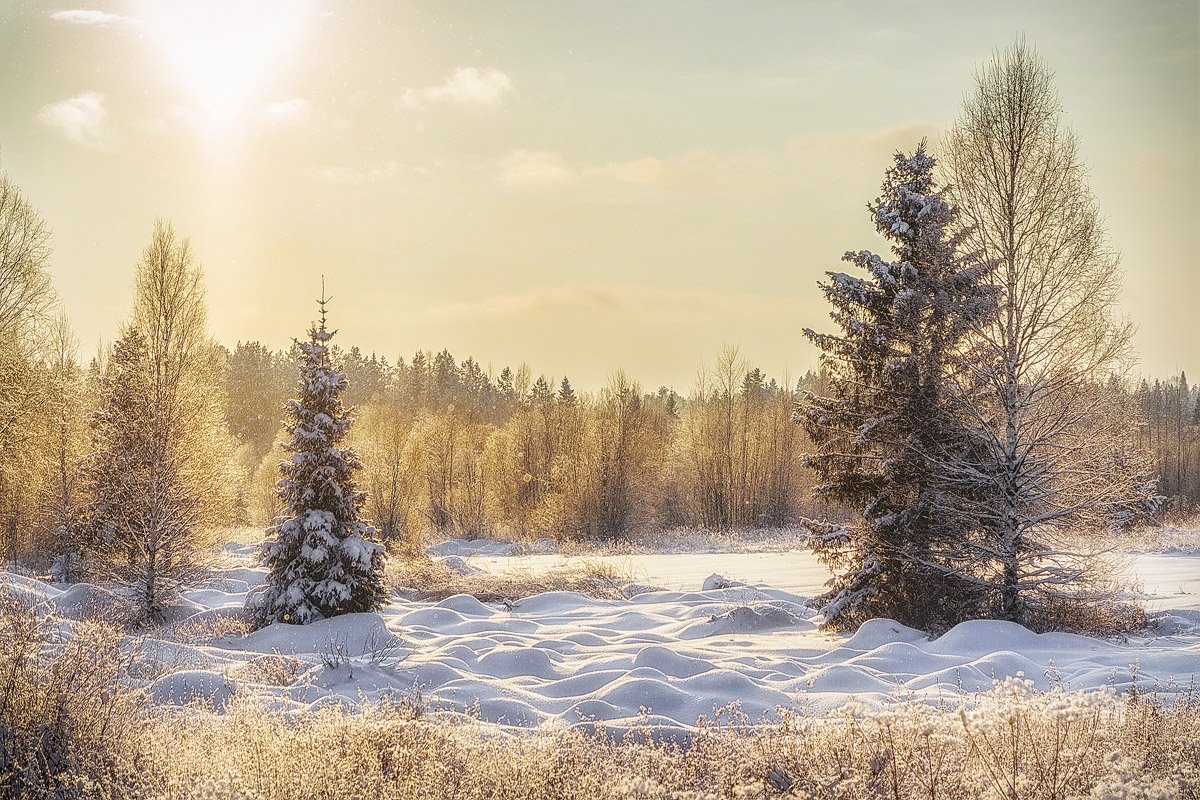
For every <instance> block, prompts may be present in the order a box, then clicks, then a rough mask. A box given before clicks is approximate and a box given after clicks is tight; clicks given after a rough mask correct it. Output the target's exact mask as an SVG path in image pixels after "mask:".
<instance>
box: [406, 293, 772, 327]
mask: <svg viewBox="0 0 1200 800" xmlns="http://www.w3.org/2000/svg"><path fill="white" fill-rule="evenodd" d="M794 304H795V298H788V297H767V296H764V295H758V294H751V293H734V292H709V291H698V290H687V289H665V288H659V287H653V286H639V285H608V286H543V287H533V288H530V289H526V290H523V291H519V292H508V293H504V294H497V295H492V296H489V297H483V298H480V299H477V300H473V301H467V302H452V303H445V304H442V305H437V306H431V307H430V308H428V309H426V310H425V312H424V313H425V314H426V316H427V317H428V318H429V319H431V320H459V319H477V318H479V317H481V316H483V317H490V318H495V319H526V320H527V319H529V318H530V317H531V316H545V315H548V314H554V313H571V314H578V313H586V312H594V313H598V314H612V313H617V312H624V313H628V314H634V315H644V314H650V315H653V314H661V313H664V311H663V310H664V309H670V310H671V313H686V314H701V315H722V318H729V317H730V316H754V315H761V314H763V313H764V312H766V313H776V312H778V313H786V311H787V310H788V309H791V308H792V307H793V306H794Z"/></svg>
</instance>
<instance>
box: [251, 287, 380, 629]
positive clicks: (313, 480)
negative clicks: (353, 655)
mask: <svg viewBox="0 0 1200 800" xmlns="http://www.w3.org/2000/svg"><path fill="white" fill-rule="evenodd" d="M326 302H327V298H325V297H324V296H323V295H322V298H321V300H320V301H319V304H320V313H321V321H320V323H319V324H318V325H314V326H313V327H312V328H310V329H309V332H308V336H309V339H308V341H307V342H301V343H299V346H300V351H301V354H302V358H301V364H300V386H299V397H298V398H296V399H294V400H290V401H289V402H288V423H287V431H288V434H289V435H290V436H291V441H290V443H289V444H288V446H287V450H288V452H290V453H291V454H292V457H291V458H290V459H289V460H287V461H284V462H283V463H281V464H280V466H279V469H280V473H281V474H282V478H281V479H280V481H279V484H278V491H279V496H280V499H281V500H282V501H283V503H284V509H285V510H284V513H283V515H282V516H280V517H279V518H278V519H276V520H275V524H274V525H273V526H272V527H271V528H270V530H269V531H268V534H269V536H270V537H271V538H270V541H269V542H268V544H267V546H266V548H265V561H266V565H267V569H268V573H267V586H266V590H265V591H264V592H263V593H262V594H261V595H257V596H255V597H253V598H251V601H250V606H251V610H252V611H254V612H255V613H256V615H257V616H258V618H259V620H260V621H262V622H264V623H272V622H288V623H294V624H301V625H303V624H307V623H309V622H313V621H314V620H318V619H324V618H327V617H332V616H336V615H338V614H346V613H353V612H360V611H370V610H373V609H376V608H379V607H380V605H381V604H382V603H383V600H384V597H385V595H386V590H385V589H384V585H383V559H384V553H383V547H382V546H381V545H379V544H377V543H376V542H374V541H373V537H374V535H375V529H374V528H372V527H371V526H370V525H368V524H367V523H366V522H364V521H363V520H361V519H360V518H359V512H360V511H361V509H362V505H363V502H364V500H365V499H366V497H365V494H364V493H363V492H360V491H358V490H357V489H356V488H355V480H354V476H355V473H356V472H358V470H360V469H362V463H361V462H360V461H359V460H358V457H357V456H356V455H355V454H354V451H353V450H352V449H351V448H342V447H339V446H338V445H339V443H341V442H342V440H343V439H344V438H345V437H346V433H347V432H348V431H349V429H350V426H351V425H352V424H353V419H352V418H351V417H350V415H349V413H348V411H347V409H346V408H344V407H343V405H342V399H341V398H342V394H343V393H344V392H345V391H346V386H347V381H346V376H345V375H344V374H343V373H342V372H341V371H340V370H339V369H338V368H337V367H335V366H334V364H333V363H332V360H331V358H330V345H329V340H330V339H332V338H333V336H334V334H335V333H336V331H330V330H327V329H326V328H325V315H326V310H325V304H326Z"/></svg>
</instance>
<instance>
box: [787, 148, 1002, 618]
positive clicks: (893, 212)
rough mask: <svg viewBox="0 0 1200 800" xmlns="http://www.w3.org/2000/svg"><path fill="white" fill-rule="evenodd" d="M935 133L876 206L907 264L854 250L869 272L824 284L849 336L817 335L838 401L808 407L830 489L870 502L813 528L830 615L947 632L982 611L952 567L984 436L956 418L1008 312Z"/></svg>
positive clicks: (804, 414)
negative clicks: (978, 355)
mask: <svg viewBox="0 0 1200 800" xmlns="http://www.w3.org/2000/svg"><path fill="white" fill-rule="evenodd" d="M935 164H936V161H935V159H934V158H932V157H931V156H929V155H928V154H927V153H926V151H925V143H924V141H922V142H921V144H920V145H919V146H918V147H917V150H916V152H915V153H913V154H912V155H904V154H902V153H897V154H896V155H895V164H894V166H893V167H891V168H890V169H889V170H888V171H887V173H886V178H885V180H884V183H883V189H882V196H881V197H879V198H877V199H876V200H875V202H874V203H872V204H869V205H868V209H869V210H870V212H871V215H872V218H873V220H874V222H875V227H876V229H877V230H878V231H879V233H880V234H882V235H883V236H884V237H886V238H887V239H889V240H891V242H892V252H893V254H894V256H895V258H894V259H893V260H890V261H889V260H885V259H883V258H881V257H880V256H878V255H876V254H874V253H871V252H868V251H862V252H848V253H846V255H845V256H844V259H843V260H845V261H848V262H850V263H852V264H854V265H855V266H856V267H858V268H859V269H860V270H862V271H863V272H865V273H866V274H865V275H861V276H852V275H847V274H844V273H835V272H830V273H826V274H827V275H828V276H829V280H828V281H827V282H824V283H822V284H821V289H822V291H823V292H824V293H825V296H826V298H827V299H828V300H829V302H830V304H831V305H832V306H833V308H834V310H833V312H832V313H831V315H830V316H831V317H832V319H833V320H834V321H835V322H836V323H837V324H838V326H839V327H840V328H841V329H842V331H841V333H840V334H837V335H834V334H820V333H815V332H813V331H812V330H805V335H806V336H807V337H808V339H809V340H811V341H812V342H813V343H814V344H815V345H816V346H817V347H818V348H819V349H820V350H821V351H822V354H821V366H822V372H823V373H827V375H828V381H829V383H828V391H827V392H826V395H827V396H817V395H816V394H814V393H813V392H811V391H809V392H806V393H805V394H804V396H803V399H802V400H801V404H800V408H799V409H798V414H797V416H798V419H799V421H800V422H802V423H803V425H804V426H805V428H806V430H807V431H808V434H809V436H810V437H811V438H812V440H813V442H814V443H815V444H816V445H817V447H818V450H817V452H816V454H814V455H813V456H812V457H811V458H810V461H809V463H810V465H811V466H812V467H814V468H815V469H816V471H817V473H818V475H819V477H820V479H821V481H822V483H821V485H819V486H818V487H817V491H818V493H819V494H821V495H823V496H825V497H827V498H829V499H831V500H834V501H837V502H840V503H844V504H846V505H849V506H850V507H852V508H856V509H858V510H860V511H861V513H862V518H861V520H860V521H859V522H858V523H857V524H855V525H851V526H848V527H846V526H835V525H818V524H815V523H813V524H811V525H810V527H811V528H812V529H813V533H814V534H815V536H814V544H813V549H814V550H815V552H816V553H817V555H818V557H819V558H820V559H821V560H822V561H823V562H824V563H826V564H827V565H829V566H830V567H831V569H832V570H833V571H834V575H835V577H834V579H833V581H832V584H831V587H832V588H831V590H830V591H829V592H828V593H827V594H826V595H824V596H823V597H821V598H818V600H817V602H818V603H820V604H822V606H823V612H824V614H825V617H826V621H827V624H829V625H831V626H835V627H848V626H852V625H856V624H858V623H860V622H862V621H863V620H865V619H868V618H870V617H875V616H888V617H892V618H895V619H898V620H900V621H901V622H904V623H906V624H909V625H915V626H918V627H924V628H933V627H938V626H940V625H943V624H946V623H947V622H950V621H953V620H954V619H955V618H961V617H962V616H965V615H969V614H970V609H969V606H970V602H971V601H970V597H969V596H970V593H971V591H970V584H969V582H968V581H966V580H964V579H963V578H962V575H963V571H962V567H963V565H960V564H955V563H952V560H951V557H950V554H952V553H954V552H956V551H957V550H958V549H959V548H958V546H957V545H958V542H957V540H959V539H961V538H964V537H967V536H969V535H970V529H971V526H972V515H971V513H970V504H971V502H972V501H973V495H975V494H979V495H985V494H986V493H985V492H983V490H982V489H981V488H980V486H979V485H978V483H977V482H976V477H977V476H976V475H975V474H974V473H973V472H972V470H971V468H970V464H971V463H972V461H978V460H981V459H980V458H973V456H972V453H971V448H972V441H971V440H970V438H969V436H968V435H967V434H966V427H965V426H964V425H962V424H960V421H959V420H958V419H957V418H956V413H957V412H956V405H957V403H956V398H957V397H958V396H960V393H961V387H962V384H961V382H960V380H961V377H960V376H963V375H965V374H966V373H967V372H968V371H967V370H966V368H965V362H966V361H967V359H969V358H970V353H969V352H967V345H966V343H967V342H968V335H969V332H970V331H971V330H972V329H973V328H974V327H977V326H978V324H979V323H980V321H981V320H986V319H987V318H988V317H989V315H991V314H994V313H995V308H996V299H995V292H994V291H993V290H991V289H990V288H988V287H987V286H986V285H985V278H986V277H987V275H988V274H989V272H990V270H991V268H992V267H991V265H989V264H984V263H982V262H981V261H980V260H979V258H978V256H977V255H976V254H972V253H969V254H964V253H962V252H960V242H961V239H962V234H961V233H959V234H957V235H955V234H952V233H951V232H950V231H951V230H952V229H953V228H952V226H953V223H954V220H955V216H956V212H955V210H954V209H953V208H952V207H951V206H950V205H949V204H948V203H947V202H946V200H945V199H943V197H942V194H941V192H940V191H939V190H938V188H937V187H936V185H935V183H934V179H933V170H934V166H935Z"/></svg>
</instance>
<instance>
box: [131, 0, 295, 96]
mask: <svg viewBox="0 0 1200 800" xmlns="http://www.w3.org/2000/svg"><path fill="white" fill-rule="evenodd" d="M305 5H306V3H305V2H303V0H250V2H246V1H245V0H243V1H242V2H231V0H174V1H173V2H169V3H168V2H162V0H145V1H144V2H142V3H141V7H140V9H139V11H140V13H139V18H140V20H141V22H142V25H143V26H144V28H145V30H146V31H147V32H148V33H149V35H150V37H151V38H152V39H153V40H154V41H155V42H156V43H157V44H158V45H159V47H160V48H161V49H162V50H163V53H164V54H165V56H166V58H167V59H168V61H169V62H170V63H171V65H172V66H173V67H174V69H175V71H176V72H177V73H178V74H179V76H180V78H181V79H182V81H183V82H184V83H185V84H186V86H187V88H188V91H189V93H190V94H191V95H192V97H191V102H193V103H195V104H196V106H197V107H198V108H197V110H199V111H201V112H202V113H204V114H206V115H209V116H212V117H214V118H227V117H229V116H231V115H232V114H233V113H235V112H236V111H238V110H239V109H240V108H242V107H243V106H244V105H245V103H246V102H247V101H248V100H249V99H251V98H252V97H253V95H254V93H255V91H256V90H258V89H259V88H260V87H261V84H262V82H263V80H264V78H266V77H267V76H268V74H269V73H270V72H271V70H272V68H273V67H275V66H276V65H277V64H278V62H279V61H280V60H281V59H282V57H283V56H284V54H285V51H286V49H287V46H288V45H289V44H290V43H292V42H293V41H294V40H295V38H296V35H297V33H298V32H299V29H300V27H301V23H302V22H303V19H304V16H305Z"/></svg>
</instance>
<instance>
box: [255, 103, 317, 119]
mask: <svg viewBox="0 0 1200 800" xmlns="http://www.w3.org/2000/svg"><path fill="white" fill-rule="evenodd" d="M260 111H261V113H262V115H263V116H264V117H266V118H267V119H269V120H274V121H276V122H293V123H302V122H306V121H307V120H308V118H309V116H310V115H311V112H312V108H311V107H310V106H309V103H308V101H307V100H305V99H304V98H303V97H293V98H292V99H291V100H280V101H279V102H276V103H267V104H266V105H264V106H263V107H262V108H261V109H260Z"/></svg>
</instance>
